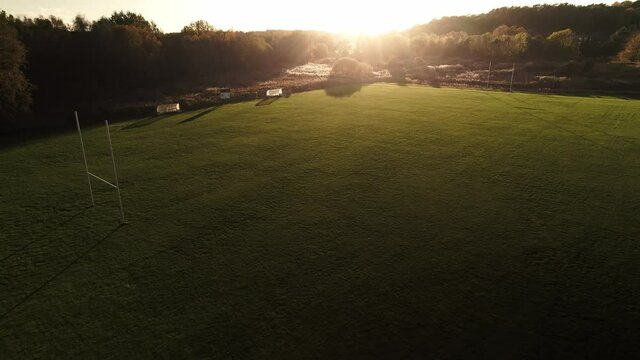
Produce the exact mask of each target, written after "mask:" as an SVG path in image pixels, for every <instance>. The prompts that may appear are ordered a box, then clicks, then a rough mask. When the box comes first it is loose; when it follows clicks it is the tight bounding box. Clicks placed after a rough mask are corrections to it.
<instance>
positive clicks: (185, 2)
mask: <svg viewBox="0 0 640 360" xmlns="http://www.w3.org/2000/svg"><path fill="white" fill-rule="evenodd" d="M556 2H568V3H572V4H580V5H586V4H591V3H594V2H598V3H608V4H610V3H613V2H614V1H594V0H591V1H564V0H563V1H550V2H548V3H556ZM538 3H545V1H544V0H538V1H529V0H483V1H479V0H465V1H452V0H449V1H445V0H437V1H426V0H422V1H421V0H386V1H372V0H369V1H348V0H321V1H300V0H298V1H295V0H272V1H269V0H228V1H220V0H209V1H207V0H181V1H158V0H99V1H95V0H2V3H0V9H1V10H5V11H6V12H7V13H9V14H12V15H17V16H22V15H24V16H28V17H36V16H39V15H45V16H48V15H55V16H58V17H61V18H62V19H64V20H65V21H66V22H71V20H72V19H73V17H74V16H75V15H77V14H82V15H84V16H86V17H87V19H89V20H96V19H98V18H100V17H101V16H108V15H110V14H111V13H113V12H114V11H119V10H124V11H133V12H136V13H140V14H142V15H143V16H144V17H145V18H147V19H149V20H153V21H154V22H155V23H156V24H157V25H158V26H159V27H160V29H161V30H162V31H164V32H177V31H180V30H181V29H182V27H184V26H185V25H187V24H189V23H191V22H192V21H195V20H206V21H208V22H209V23H211V24H212V25H213V26H215V27H216V28H218V29H222V30H229V29H234V30H240V31H256V30H268V29H282V30H323V31H331V32H339V33H368V34H381V33H386V32H389V31H395V30H398V31H401V30H406V29H408V28H410V27H412V26H413V25H418V24H424V23H427V22H429V21H431V20H432V19H434V18H439V17H442V16H450V15H468V14H478V13H482V12H487V11H489V10H491V9H493V8H496V7H502V6H524V5H534V4H538Z"/></svg>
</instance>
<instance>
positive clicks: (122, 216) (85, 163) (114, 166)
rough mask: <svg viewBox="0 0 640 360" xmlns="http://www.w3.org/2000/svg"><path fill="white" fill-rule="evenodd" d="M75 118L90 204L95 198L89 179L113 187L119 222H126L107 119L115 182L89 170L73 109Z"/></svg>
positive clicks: (93, 203)
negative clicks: (118, 210)
mask: <svg viewBox="0 0 640 360" xmlns="http://www.w3.org/2000/svg"><path fill="white" fill-rule="evenodd" d="M74 114H75V118H76V127H77V128H78V135H79V136H80V146H81V147H82V159H83V161H84V169H85V173H86V174H87V183H88V184H89V194H90V196H91V206H95V205H96V203H95V200H94V197H93V187H92V185H91V179H92V178H93V179H95V180H98V181H100V182H102V183H104V184H106V185H108V186H110V187H112V188H114V189H116V194H117V195H118V204H119V205H120V224H126V220H125V217H124V207H123V206H122V196H121V194H120V184H119V183H118V170H117V168H116V158H115V156H114V154H113V144H112V143H111V131H110V129H109V121H107V120H105V121H104V125H105V127H106V128H107V140H108V141H109V154H110V155H111V163H112V164H113V176H114V179H115V181H114V182H115V184H113V183H111V182H109V181H107V180H105V179H103V178H102V177H100V176H98V175H96V174H94V173H92V172H91V171H89V164H88V162H87V154H86V151H85V150H84V141H83V140H82V130H81V129H80V120H79V118H78V112H77V111H74Z"/></svg>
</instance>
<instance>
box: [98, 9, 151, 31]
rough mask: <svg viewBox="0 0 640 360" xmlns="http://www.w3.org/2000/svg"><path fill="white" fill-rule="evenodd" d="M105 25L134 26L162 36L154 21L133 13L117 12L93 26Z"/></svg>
mask: <svg viewBox="0 0 640 360" xmlns="http://www.w3.org/2000/svg"><path fill="white" fill-rule="evenodd" d="M105 23H108V24H112V25H123V26H133V27H135V28H138V29H141V30H146V31H150V32H153V33H156V34H160V29H158V26H157V25H156V24H155V23H154V22H153V21H149V20H147V19H145V18H144V16H142V15H140V14H136V13H133V12H131V11H127V12H124V11H116V12H114V13H113V14H111V17H109V18H105V17H103V18H101V19H100V20H98V21H96V22H95V23H94V24H93V25H94V26H99V25H104V24H105Z"/></svg>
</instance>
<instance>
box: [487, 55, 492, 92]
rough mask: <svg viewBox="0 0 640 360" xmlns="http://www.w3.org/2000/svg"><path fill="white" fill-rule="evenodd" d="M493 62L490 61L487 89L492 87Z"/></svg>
mask: <svg viewBox="0 0 640 360" xmlns="http://www.w3.org/2000/svg"><path fill="white" fill-rule="evenodd" d="M491 62H492V61H489V75H487V89H489V88H490V87H491Z"/></svg>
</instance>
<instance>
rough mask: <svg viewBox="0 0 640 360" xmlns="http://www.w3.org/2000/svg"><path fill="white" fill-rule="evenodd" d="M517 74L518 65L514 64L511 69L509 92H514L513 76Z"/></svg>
mask: <svg viewBox="0 0 640 360" xmlns="http://www.w3.org/2000/svg"><path fill="white" fill-rule="evenodd" d="M515 74H516V63H513V68H512V69H511V83H510V84H509V92H513V76H514V75H515Z"/></svg>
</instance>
